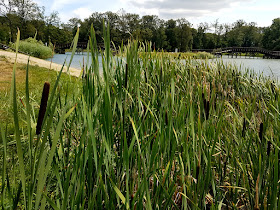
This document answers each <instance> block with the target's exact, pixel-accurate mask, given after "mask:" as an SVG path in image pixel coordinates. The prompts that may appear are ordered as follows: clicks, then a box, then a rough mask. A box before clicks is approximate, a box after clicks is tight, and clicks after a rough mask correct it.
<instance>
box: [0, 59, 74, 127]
mask: <svg viewBox="0 0 280 210" xmlns="http://www.w3.org/2000/svg"><path fill="white" fill-rule="evenodd" d="M0 65H1V70H0V72H1V77H0V84H1V85H0V104H1V106H0V121H1V122H3V124H6V123H7V124H8V125H9V127H13V110H12V106H11V95H10V93H11V80H12V73H13V64H12V63H10V62H9V61H8V60H7V59H6V58H5V57H0ZM28 68H29V88H30V99H31V102H30V103H32V104H33V106H34V108H35V112H37V110H38V109H39V107H40V99H41V91H42V86H43V84H44V82H45V81H49V82H51V83H54V82H55V81H56V78H57V74H58V72H56V71H53V70H49V69H47V68H42V67H39V66H32V65H28ZM26 69H27V64H26V65H23V64H18V65H17V71H16V81H17V97H18V100H19V101H18V102H19V106H25V102H24V100H25V82H26V78H25V77H26ZM62 80H63V83H62V88H63V90H64V89H65V88H69V91H75V89H74V87H75V86H76V83H77V84H78V85H79V80H78V79H77V78H76V77H70V76H68V75H66V74H62ZM73 84H75V85H73ZM22 117H23V116H22Z"/></svg>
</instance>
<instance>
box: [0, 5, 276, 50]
mask: <svg viewBox="0 0 280 210" xmlns="http://www.w3.org/2000/svg"><path fill="white" fill-rule="evenodd" d="M103 21H105V23H109V24H110V32H111V39H112V41H113V42H114V43H115V45H116V46H119V45H121V44H122V43H124V44H126V43H127V42H128V40H129V39H138V40H139V41H150V42H152V45H153V47H154V48H155V49H157V50H158V49H163V50H166V51H175V50H176V49H178V51H180V52H184V51H189V50H192V49H215V48H222V47H263V48H266V49H269V50H280V18H276V19H274V20H273V21H272V24H271V26H269V27H258V26H257V24H256V23H255V22H251V23H246V22H245V21H244V20H237V21H236V22H234V23H231V24H221V23H219V21H218V20H216V21H215V22H214V23H206V22H205V23H200V24H199V25H198V27H197V28H194V27H193V25H192V24H191V23H190V22H189V21H188V20H186V19H185V18H180V19H176V20H174V19H169V20H163V19H160V18H159V17H158V16H156V15H145V16H142V17H140V15H138V14H133V13H126V12H125V11H124V10H120V11H119V12H117V13H114V12H110V11H108V12H105V13H100V12H94V13H93V14H92V15H91V16H90V17H88V18H86V19H84V20H81V19H78V18H71V19H70V20H69V21H68V22H67V23H62V22H61V21H60V19H59V14H58V12H52V13H51V14H50V15H48V16H46V15H45V9H44V7H39V6H38V5H37V4H36V3H34V2H33V1H32V0H9V1H6V0H0V41H1V42H4V43H9V42H13V41H14V40H15V37H16V31H17V28H19V29H20V31H21V38H22V39H26V38H28V37H34V36H35V34H36V38H37V39H38V40H42V41H43V42H44V43H49V42H51V43H54V44H63V43H69V42H71V40H72V39H73V36H74V34H75V32H76V30H77V27H79V28H80V37H79V41H80V42H87V40H88V37H89V31H90V30H89V29H90V27H91V25H93V27H94V29H95V31H96V35H97V41H98V42H100V43H102V33H103V32H102V31H103Z"/></svg>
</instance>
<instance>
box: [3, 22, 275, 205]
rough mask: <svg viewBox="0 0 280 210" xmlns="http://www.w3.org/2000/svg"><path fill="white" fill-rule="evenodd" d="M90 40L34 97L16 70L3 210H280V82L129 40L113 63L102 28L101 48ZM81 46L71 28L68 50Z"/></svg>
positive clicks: (25, 71)
mask: <svg viewBox="0 0 280 210" xmlns="http://www.w3.org/2000/svg"><path fill="white" fill-rule="evenodd" d="M89 34H90V38H89V46H90V48H89V51H90V52H91V54H90V56H91V57H90V59H91V60H92V63H91V65H89V66H85V70H84V73H83V76H82V77H79V78H76V79H74V78H72V77H70V76H68V75H67V74H64V73H62V71H60V72H58V73H56V72H55V75H53V76H55V77H56V79H50V78H48V77H46V80H47V79H48V82H45V83H44V84H43V82H42V83H40V85H41V87H40V90H37V91H36V92H34V88H33V86H32V83H33V82H34V81H35V80H36V78H34V77H32V74H33V73H34V71H32V67H31V66H30V65H28V64H27V65H26V66H20V65H16V64H14V68H13V74H12V78H11V87H12V88H11V92H10V93H11V94H9V93H7V95H6V97H10V98H11V100H10V101H9V104H10V105H9V109H10V111H9V113H10V115H9V117H8V118H6V119H5V120H2V121H1V145H0V159H1V163H3V164H2V165H1V167H0V170H1V171H0V172H1V173H0V180H1V181H0V183H1V184H0V188H1V196H0V203H1V207H2V208H4V209H9V208H13V209H16V208H21V209H52V208H53V209H115V208H121V209H159V208H162V209H205V208H206V209H227V208H229V209H278V208H279V206H280V200H279V194H280V189H279V187H280V181H279V180H280V178H279V172H280V169H279V148H280V142H279V139H280V138H279V137H280V129H279V124H280V118H279V111H278V110H279V106H280V97H279V84H278V83H277V81H276V80H274V79H273V78H266V77H263V76H261V75H257V74H255V73H254V72H253V71H249V70H247V71H245V72H240V71H239V69H238V68H237V67H234V66H231V65H225V64H223V63H222V62H219V61H217V62H215V63H212V62H211V63H209V62H207V61H205V62H203V61H202V62H201V63H199V64H198V63H195V62H194V61H193V59H191V58H187V59H184V62H183V61H182V59H181V58H178V57H179V56H178V57H174V56H172V55H171V54H168V53H162V52H155V51H153V45H152V44H150V43H148V42H147V43H146V44H145V43H142V42H138V41H129V42H128V44H127V45H122V46H121V47H120V48H119V54H120V55H123V56H120V58H121V59H115V58H114V57H113V55H112V52H111V49H110V35H109V34H110V27H107V28H105V27H104V30H103V38H104V46H105V50H104V51H102V52H100V51H99V50H98V48H97V40H96V38H95V37H96V33H95V31H94V30H93V28H91V30H90V32H89ZM77 41H78V32H77V34H76V35H75V38H74V44H73V52H75V46H76V44H75V43H77ZM18 43H19V33H18V38H17V45H16V47H17V46H18ZM100 55H101V56H102V71H103V75H102V76H101V75H100V71H99V61H98V56H100ZM18 56H19V55H18ZM19 57H20V56H19ZM19 72H21V76H19V74H18V73H19ZM23 80H25V82H24V83H22V82H23ZM36 89H39V88H38V86H36ZM1 91H2V90H1ZM41 91H42V92H41ZM38 92H40V93H38ZM1 103H2V101H1ZM11 121H12V122H13V123H12V124H11V123H10V122H11Z"/></svg>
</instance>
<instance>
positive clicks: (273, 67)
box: [222, 56, 280, 78]
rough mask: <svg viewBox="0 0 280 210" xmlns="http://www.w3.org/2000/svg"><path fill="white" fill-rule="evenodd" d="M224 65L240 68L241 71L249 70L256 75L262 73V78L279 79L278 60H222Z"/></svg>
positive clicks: (279, 61)
mask: <svg viewBox="0 0 280 210" xmlns="http://www.w3.org/2000/svg"><path fill="white" fill-rule="evenodd" d="M222 60H223V62H224V63H230V64H233V65H236V66H237V67H241V69H242V70H245V69H250V70H254V71H255V72H256V73H258V74H261V73H263V75H264V76H273V77H277V78H280V59H263V58H227V57H226V56H224V57H223V58H222Z"/></svg>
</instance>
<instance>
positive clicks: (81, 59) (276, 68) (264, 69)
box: [46, 53, 280, 78]
mask: <svg viewBox="0 0 280 210" xmlns="http://www.w3.org/2000/svg"><path fill="white" fill-rule="evenodd" d="M70 58H71V53H66V54H55V55H54V57H53V58H52V62H53V63H58V64H63V62H64V61H65V59H66V63H67V64H68V63H69V61H70ZM46 60H48V61H51V59H50V58H49V59H46ZM213 60H218V61H221V60H222V61H223V62H224V63H225V64H233V65H236V66H237V67H240V68H241V70H245V69H250V70H254V71H255V72H256V73H263V75H264V76H274V77H277V78H280V59H262V58H248V57H247V58H245V57H244V58H240V57H238V58H228V57H227V56H223V58H218V59H213ZM83 63H84V65H85V66H86V64H88V65H90V64H91V59H89V61H88V62H87V55H86V53H84V54H83V55H82V54H75V56H74V57H73V61H72V64H71V67H74V68H77V69H81V68H82V66H83ZM99 66H100V70H102V69H101V67H102V61H101V56H100V57H99Z"/></svg>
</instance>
